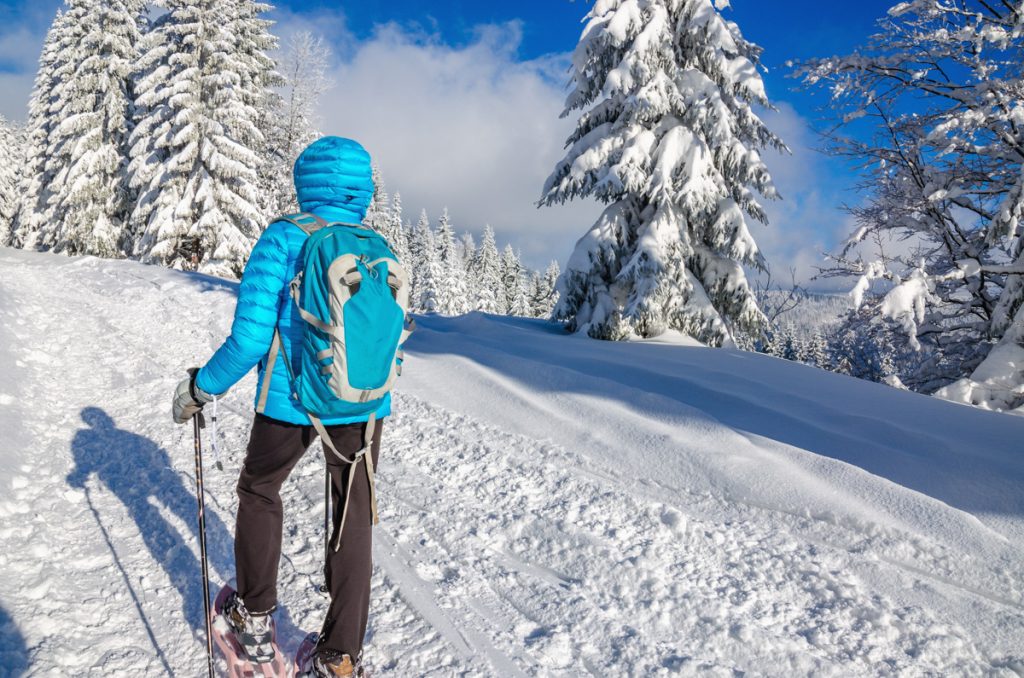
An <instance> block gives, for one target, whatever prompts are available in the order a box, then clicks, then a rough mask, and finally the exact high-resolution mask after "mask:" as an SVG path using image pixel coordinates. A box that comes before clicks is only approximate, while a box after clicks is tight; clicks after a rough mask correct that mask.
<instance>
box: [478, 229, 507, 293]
mask: <svg viewBox="0 0 1024 678" xmlns="http://www.w3.org/2000/svg"><path fill="white" fill-rule="evenodd" d="M473 278H474V280H475V282H476V297H475V300H474V301H475V308H476V310H478V311H483V312H484V313H500V312H501V311H500V308H499V299H501V298H502V297H503V296H504V290H503V289H502V281H501V257H500V255H499V254H498V246H497V244H496V243H495V242H494V229H492V228H491V227H490V225H489V224H488V225H487V226H485V227H484V238H483V241H482V242H481V243H480V249H479V250H477V254H476V258H475V259H474V262H473Z"/></svg>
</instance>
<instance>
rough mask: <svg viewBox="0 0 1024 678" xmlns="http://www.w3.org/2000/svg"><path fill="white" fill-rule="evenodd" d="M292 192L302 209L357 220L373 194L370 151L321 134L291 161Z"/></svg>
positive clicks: (328, 217)
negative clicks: (293, 166) (293, 179)
mask: <svg viewBox="0 0 1024 678" xmlns="http://www.w3.org/2000/svg"><path fill="white" fill-rule="evenodd" d="M294 177H295V192H296V194H297V195H298V198H299V207H300V208H301V209H302V211H303V212H312V213H314V214H316V215H317V216H319V217H321V218H323V219H327V220H328V221H350V222H353V221H354V222H361V221H362V220H363V217H364V216H366V210H367V209H368V208H369V207H370V200H371V199H372V198H373V170H372V169H371V167H370V154H369V153H367V152H366V149H365V148H363V147H362V146H361V145H360V144H359V143H358V142H356V141H352V140H351V139H343V138H341V137H323V138H322V139H318V140H316V141H314V142H313V143H312V144H310V145H309V146H308V147H307V148H306V150H304V151H303V152H302V154H301V155H300V156H299V159H298V160H296V161H295V172H294Z"/></svg>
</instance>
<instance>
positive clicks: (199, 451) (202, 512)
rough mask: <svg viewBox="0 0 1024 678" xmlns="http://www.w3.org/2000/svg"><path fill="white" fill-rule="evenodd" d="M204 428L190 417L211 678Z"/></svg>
mask: <svg viewBox="0 0 1024 678" xmlns="http://www.w3.org/2000/svg"><path fill="white" fill-rule="evenodd" d="M205 426H206V422H205V421H204V420H203V413H202V412H196V414H195V416H193V417H192V427H193V430H194V431H195V439H196V500H197V501H198V503H199V560H200V564H201V565H202V570H203V611H204V612H205V613H206V665H207V668H208V669H209V671H210V678H213V619H212V617H211V616H210V568H209V565H208V564H207V559H206V501H205V498H204V494H203V443H202V438H201V436H200V433H199V430H200V429H202V428H203V427H205Z"/></svg>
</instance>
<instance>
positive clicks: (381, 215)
mask: <svg viewBox="0 0 1024 678" xmlns="http://www.w3.org/2000/svg"><path fill="white" fill-rule="evenodd" d="M372 171H373V197H372V198H371V199H370V207H369V208H368V209H367V210H366V216H365V217H364V218H363V223H364V224H365V225H367V226H369V227H370V228H372V229H373V230H375V231H377V232H378V233H380V234H381V235H382V236H384V237H385V238H386V239H387V240H388V242H391V199H390V198H389V197H388V191H387V188H385V186H384V175H383V174H382V173H381V171H380V167H378V166H377V163H373V164H372Z"/></svg>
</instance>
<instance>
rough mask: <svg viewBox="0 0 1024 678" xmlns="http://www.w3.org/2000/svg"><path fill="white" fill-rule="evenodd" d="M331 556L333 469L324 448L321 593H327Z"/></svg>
mask: <svg viewBox="0 0 1024 678" xmlns="http://www.w3.org/2000/svg"><path fill="white" fill-rule="evenodd" d="M330 557H331V470H330V468H328V467H327V451H326V450H324V583H322V584H320V593H327V561H328V559H329V558H330Z"/></svg>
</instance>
